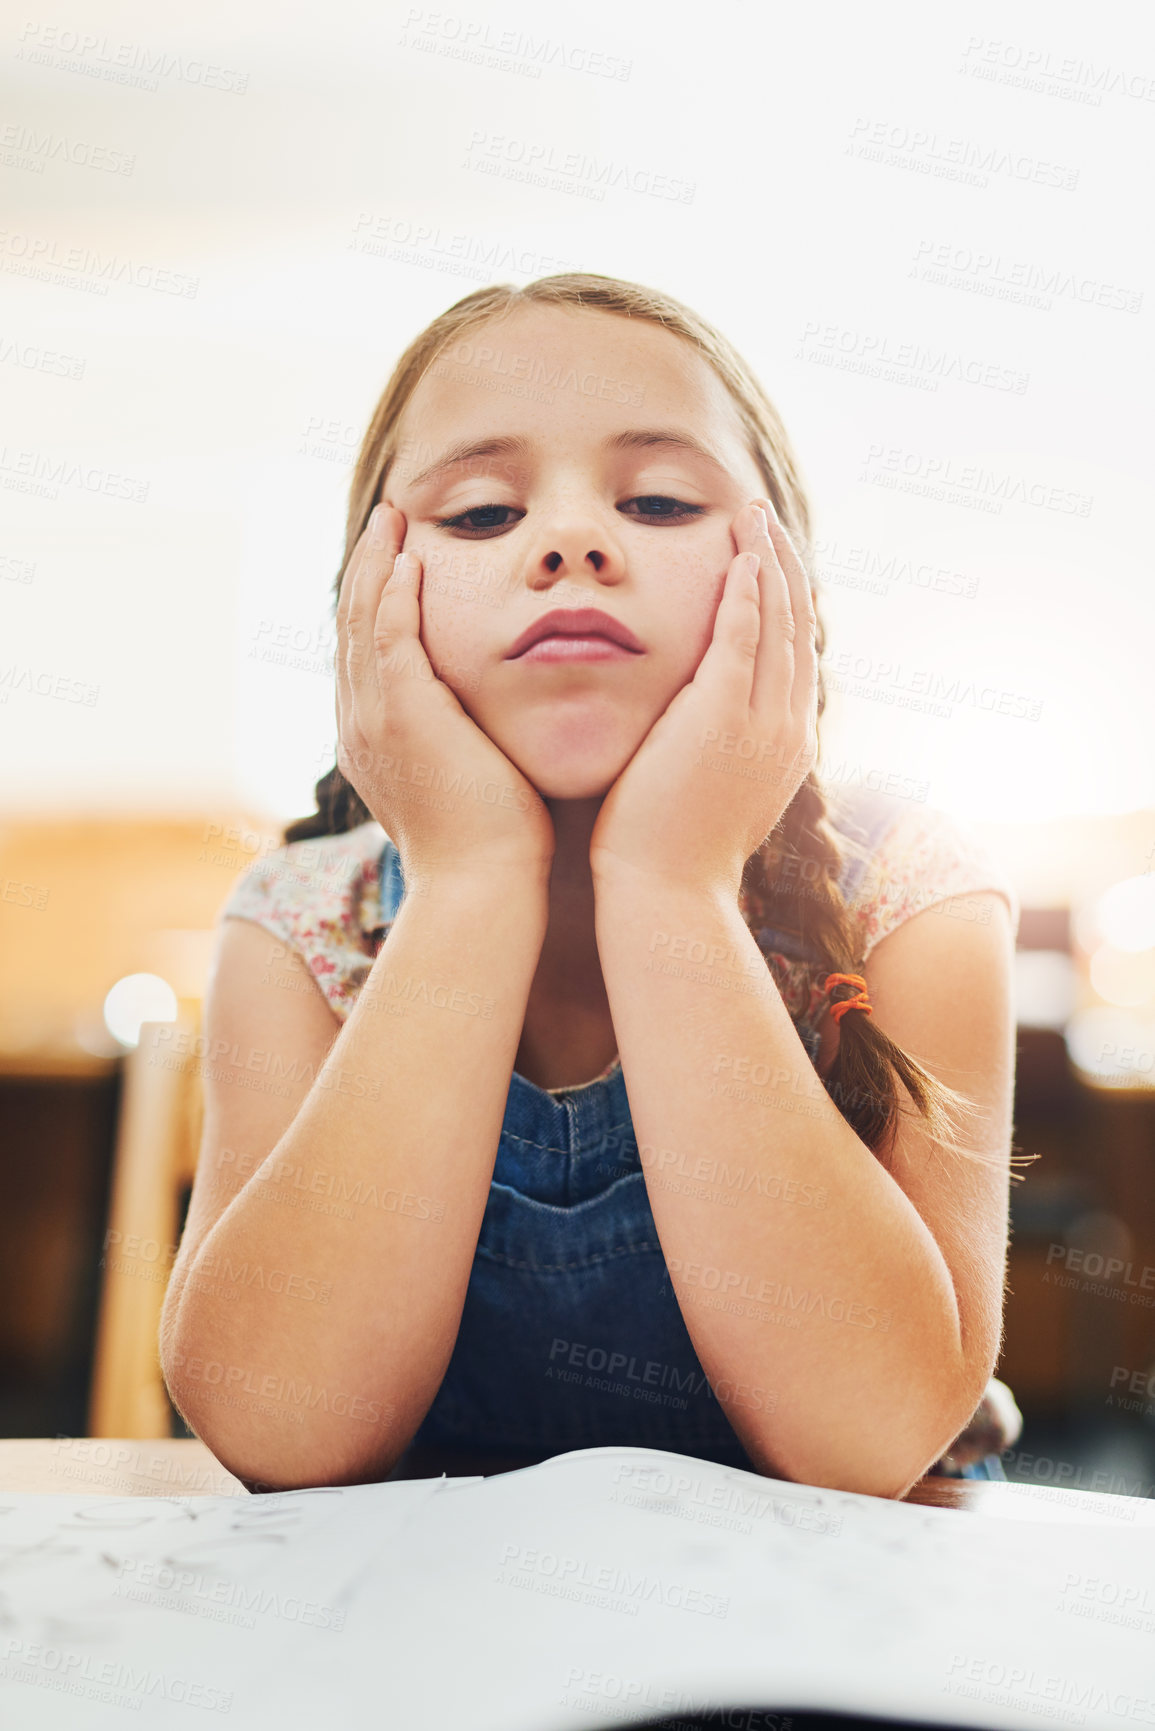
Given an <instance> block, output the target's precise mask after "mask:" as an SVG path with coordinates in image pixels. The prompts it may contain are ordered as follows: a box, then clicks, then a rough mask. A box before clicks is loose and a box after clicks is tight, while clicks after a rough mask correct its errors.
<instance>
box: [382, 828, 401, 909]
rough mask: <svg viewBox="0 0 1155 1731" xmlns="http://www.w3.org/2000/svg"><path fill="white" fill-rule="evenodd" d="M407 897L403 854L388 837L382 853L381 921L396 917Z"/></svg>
mask: <svg viewBox="0 0 1155 1731" xmlns="http://www.w3.org/2000/svg"><path fill="white" fill-rule="evenodd" d="M404 899H405V874H404V872H403V871H402V870H401V855H400V854H399V853H398V851H397V849H396V847H395V846H394V844H393V842H391V841H389V840H388V838H387V839H386V842H385V846H384V849H383V850H382V853H381V923H382V925H388V924H389V923H390V921H391V920H394V919H396V917H397V910H398V908H399V907H400V906H401V903H402V901H403V900H404Z"/></svg>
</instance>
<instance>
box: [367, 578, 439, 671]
mask: <svg viewBox="0 0 1155 1731" xmlns="http://www.w3.org/2000/svg"><path fill="white" fill-rule="evenodd" d="M424 571H425V567H424V566H423V564H422V562H421V560H420V558H419V557H418V556H417V554H416V553H415V552H414V551H413V550H412V549H410V550H409V551H408V552H405V553H400V554H398V556H397V561H396V563H395V564H394V566H393V570H392V573H391V575H390V577H389V578H388V580H387V582H386V583H385V585H384V587H383V588H382V589H381V591H380V593H379V595H378V599H377V612H376V614H375V616H374V620H373V648H374V652H375V654H376V661H377V670H378V673H379V674H380V675H381V676H382V678H387V679H388V680H389V682H390V685H391V686H392V688H393V689H394V690H396V689H397V688H398V682H399V681H400V680H402V679H406V678H410V679H419V680H421V681H422V682H423V683H425V684H431V683H432V682H433V681H434V680H435V678H436V675H435V674H434V671H433V667H432V665H431V663H430V660H429V657H428V655H427V654H426V653H425V645H424V644H423V643H422V641H421V586H422V583H423V581H424Z"/></svg>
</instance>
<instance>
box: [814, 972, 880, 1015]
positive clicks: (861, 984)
mask: <svg viewBox="0 0 1155 1731" xmlns="http://www.w3.org/2000/svg"><path fill="white" fill-rule="evenodd" d="M831 986H857V987H858V996H857V997H855V998H842V999H840V1000H839V1002H838V1003H837V1004H831V1006H830V1014H831V1015H832V1016H833V1017H834V1021H835V1025H836V1026H837V1024H838V1023H839V1022H841V1020H842V1018H843V1016H845V1014H846V1012H847V1010H865V1011H866V1013H867V1015H868V1016H873V1014H874V1011H873V1009H872V1008H871V1006H870V1003H869V1001H868V999H867V996H866V981H865V980H864V979H863V977H862V975H861V974H827V976H826V979H825V981H824V982H823V986H822V990H823V991H824V992H826V993H829V991H830V988H831Z"/></svg>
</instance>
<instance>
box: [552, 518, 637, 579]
mask: <svg viewBox="0 0 1155 1731" xmlns="http://www.w3.org/2000/svg"><path fill="white" fill-rule="evenodd" d="M624 575H625V561H624V557H623V554H622V551H621V547H620V545H619V543H618V539H617V535H616V533H615V531H614V527H613V525H612V524H610V523H607V522H605V521H604V520H603V519H602V517H601V515H600V513H598V512H596V511H592V510H582V509H580V508H575V507H570V508H568V509H567V510H565V511H564V512H562V511H558V512H556V513H553V514H552V515H551V516H550V517H548V518H543V521H542V525H541V532H540V535H539V536H538V537H537V540H536V544H535V546H534V547H533V549H532V550H531V552H530V555H529V582H530V586H531V587H532V588H534V589H546V588H549V587H550V586H551V585H553V584H556V583H557V582H558V581H559V580H563V579H565V578H567V577H572V578H578V579H581V578H588V577H591V576H593V577H596V578H597V579H598V581H599V582H600V583H610V584H612V583H617V582H620V581H621V579H622V577H623V576H624Z"/></svg>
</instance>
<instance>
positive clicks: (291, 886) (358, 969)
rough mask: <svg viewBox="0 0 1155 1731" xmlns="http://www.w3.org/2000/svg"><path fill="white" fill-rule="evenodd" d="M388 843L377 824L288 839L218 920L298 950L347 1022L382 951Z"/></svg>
mask: <svg viewBox="0 0 1155 1731" xmlns="http://www.w3.org/2000/svg"><path fill="white" fill-rule="evenodd" d="M385 844H386V836H385V832H384V830H383V829H382V828H381V826H380V825H379V824H377V823H374V822H370V823H363V824H360V825H358V827H357V828H356V829H351V830H349V831H347V832H346V833H345V834H343V835H330V836H319V837H317V838H316V839H314V840H310V841H295V842H287V843H282V845H281V846H280V847H278V848H274V849H272V850H271V851H270V852H269V853H268V854H267V855H266V856H265V858H264V859H262V860H260V861H259V862H257V863H256V864H254V865H252V866H250V867H249V869H248V870H247V871H246V872H245V873H244V874H243V875H242V876H241V877H240V878H239V879H238V880H237V882H236V883H235V884H234V885H233V888H232V890H231V891H230V893H229V895H228V897H227V899H226V901H225V903H224V905H223V906H222V908H221V910H220V913H219V914H218V916H217V919H218V922H220V921H222V920H226V919H241V920H251V921H253V923H254V924H256V925H259V926H261V927H263V928H264V930H265V931H267V932H269V933H270V934H271V935H272V936H274V937H276V938H277V939H278V940H279V941H280V942H281V943H283V944H284V945H285V946H286V948H287V949H290V950H293V951H295V952H296V954H297V955H299V956H300V957H301V958H302V959H303V961H304V962H305V964H306V966H307V967H308V969H309V971H310V973H311V974H312V975H313V978H314V979H315V980H316V982H317V985H318V987H319V988H320V990H321V992H322V994H323V995H324V997H325V1000H326V1002H327V1003H328V1004H329V1007H330V1008H331V1009H332V1010H333V1012H334V1014H335V1015H337V1016H338V1017H339V1018H340V1019H341V1020H344V1018H345V1017H346V1016H347V1015H348V1014H349V1011H350V1010H351V1009H352V1007H353V1004H354V1002H355V1001H356V997H357V993H358V991H359V990H360V988H361V985H362V984H363V982H364V979H365V976H366V974H367V973H368V971H369V968H370V966H371V965H372V959H373V956H374V955H375V954H376V943H375V941H374V933H376V932H379V930H380V927H381V925H382V915H381V895H380V861H381V855H382V852H383V850H384V848H385Z"/></svg>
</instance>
